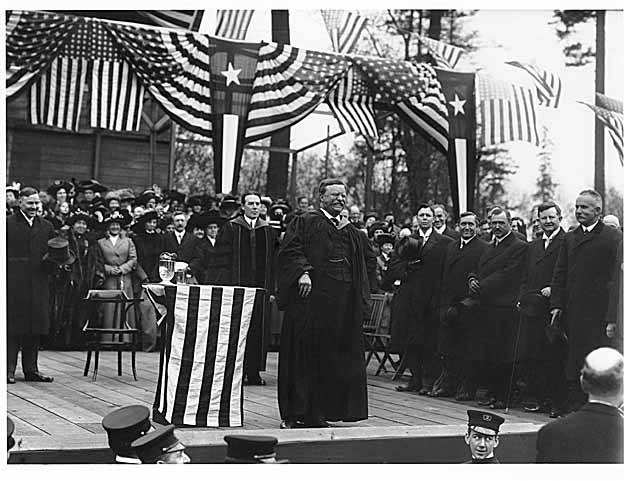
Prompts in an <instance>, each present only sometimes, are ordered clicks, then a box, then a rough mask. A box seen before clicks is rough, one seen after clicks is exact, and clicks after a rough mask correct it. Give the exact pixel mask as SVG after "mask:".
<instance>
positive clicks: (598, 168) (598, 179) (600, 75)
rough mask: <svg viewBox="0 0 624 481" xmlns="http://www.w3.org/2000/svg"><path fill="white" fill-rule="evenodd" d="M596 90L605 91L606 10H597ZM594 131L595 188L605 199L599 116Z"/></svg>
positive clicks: (602, 138)
mask: <svg viewBox="0 0 624 481" xmlns="http://www.w3.org/2000/svg"><path fill="white" fill-rule="evenodd" d="M596 92H597V93H598V92H600V93H605V10H597V11H596ZM594 102H595V99H594ZM594 132H595V144H594V145H595V147H594V189H595V190H596V191H597V192H598V193H599V194H600V195H601V196H602V198H603V199H605V194H606V189H605V148H604V126H603V124H602V122H601V121H600V119H599V118H598V117H597V116H595V118H594ZM605 200H606V199H605Z"/></svg>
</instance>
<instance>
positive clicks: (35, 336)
mask: <svg viewBox="0 0 624 481" xmlns="http://www.w3.org/2000/svg"><path fill="white" fill-rule="evenodd" d="M40 206H41V200H40V199H39V194H38V192H37V190H36V189H34V188H32V187H24V188H23V189H22V190H21V191H20V194H19V211H18V212H16V213H15V214H13V215H11V216H9V217H7V221H6V226H7V292H6V294H7V297H6V299H7V383H8V384H14V383H15V368H16V367H17V355H18V352H19V350H20V348H21V350H22V370H23V371H24V378H25V380H26V381H38V382H52V380H53V379H52V378H51V377H49V376H44V375H43V374H41V373H40V372H39V368H38V366H37V357H38V353H39V343H40V337H41V336H45V335H46V334H48V332H49V329H50V319H49V312H48V310H49V306H48V302H49V291H50V289H49V275H50V273H51V272H52V265H51V264H50V263H49V262H47V261H46V260H45V259H44V257H45V256H46V254H47V252H48V240H50V239H51V238H52V237H54V227H53V226H52V224H51V223H50V222H48V221H46V220H45V219H42V218H40V217H39V216H37V209H38V208H39V207H40Z"/></svg>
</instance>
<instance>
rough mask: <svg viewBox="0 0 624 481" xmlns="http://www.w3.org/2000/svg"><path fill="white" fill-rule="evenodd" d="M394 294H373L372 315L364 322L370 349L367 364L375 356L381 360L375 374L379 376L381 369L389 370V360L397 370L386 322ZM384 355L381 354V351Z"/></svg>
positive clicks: (366, 340) (365, 335)
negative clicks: (385, 315)
mask: <svg viewBox="0 0 624 481" xmlns="http://www.w3.org/2000/svg"><path fill="white" fill-rule="evenodd" d="M391 299H392V294H388V293H386V294H371V305H372V306H371V307H372V309H371V317H370V319H367V320H365V322H364V343H365V347H366V348H367V349H368V350H369V353H368V355H367V356H366V366H368V363H369V362H370V360H371V359H372V357H373V356H375V359H377V361H378V362H379V367H378V368H377V371H376V372H375V376H379V374H380V373H381V371H382V370H383V371H384V372H388V370H387V369H386V367H385V365H386V363H387V362H388V361H389V362H390V364H391V365H392V368H393V369H394V370H396V367H397V365H398V362H397V361H394V359H392V356H391V353H390V325H389V323H388V324H385V323H384V322H383V321H384V309H385V308H386V307H387V306H389V305H390V300H391ZM378 351H379V352H381V353H382V355H381V356H380V355H379V352H378Z"/></svg>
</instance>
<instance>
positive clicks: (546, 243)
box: [544, 237, 550, 250]
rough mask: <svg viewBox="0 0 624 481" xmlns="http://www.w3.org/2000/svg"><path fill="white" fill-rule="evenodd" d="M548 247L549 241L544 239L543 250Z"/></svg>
mask: <svg viewBox="0 0 624 481" xmlns="http://www.w3.org/2000/svg"><path fill="white" fill-rule="evenodd" d="M549 245H550V239H549V238H548V237H546V239H544V250H547V249H548V246H549Z"/></svg>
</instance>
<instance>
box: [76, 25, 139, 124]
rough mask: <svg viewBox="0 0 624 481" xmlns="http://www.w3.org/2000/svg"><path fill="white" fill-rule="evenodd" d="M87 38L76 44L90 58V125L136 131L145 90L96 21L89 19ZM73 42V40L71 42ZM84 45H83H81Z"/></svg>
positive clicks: (79, 40)
mask: <svg viewBox="0 0 624 481" xmlns="http://www.w3.org/2000/svg"><path fill="white" fill-rule="evenodd" d="M88 25H89V35H90V36H91V39H90V41H89V42H88V43H87V42H86V41H85V40H84V39H78V41H77V42H76V45H77V47H78V48H80V47H82V48H83V49H86V52H79V54H81V53H82V54H84V53H88V54H90V55H92V56H93V57H94V60H92V68H91V78H90V83H89V87H90V91H91V122H90V125H91V127H97V128H101V129H109V130H128V131H131V130H134V131H138V130H139V128H140V123H141V112H142V111H143V97H144V94H145V90H144V88H143V85H142V84H141V83H140V81H139V78H138V77H137V76H136V75H135V73H134V72H133V71H132V69H131V67H130V64H129V63H128V62H125V61H123V59H122V57H121V55H120V53H119V49H118V48H117V47H116V46H115V45H114V43H113V39H112V37H111V35H110V34H109V33H108V32H107V31H106V29H105V28H104V25H103V23H102V22H100V21H93V22H89V23H88ZM72 43H73V42H72ZM85 47H86V48H85Z"/></svg>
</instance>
